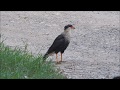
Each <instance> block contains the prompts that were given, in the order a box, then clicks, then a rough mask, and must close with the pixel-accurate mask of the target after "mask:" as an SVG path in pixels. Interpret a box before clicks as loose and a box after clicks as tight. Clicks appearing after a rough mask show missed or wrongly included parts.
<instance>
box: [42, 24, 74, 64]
mask: <svg viewBox="0 0 120 90" xmlns="http://www.w3.org/2000/svg"><path fill="white" fill-rule="evenodd" d="M70 29H75V28H74V27H73V26H72V25H70V24H69V25H66V26H65V27H64V32H63V33H61V34H60V35H59V36H58V37H56V39H55V40H54V42H53V44H52V45H51V46H50V48H49V49H48V51H47V52H46V54H45V55H44V57H43V58H44V59H46V58H47V57H48V56H49V55H51V54H53V53H55V54H56V60H57V53H59V52H60V53H61V60H60V61H58V60H57V63H59V62H61V61H62V54H63V53H64V51H65V50H66V48H67V47H68V45H69V43H70V35H69V31H70Z"/></svg>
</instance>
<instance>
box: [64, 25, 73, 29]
mask: <svg viewBox="0 0 120 90" xmlns="http://www.w3.org/2000/svg"><path fill="white" fill-rule="evenodd" d="M69 27H72V25H71V24H68V25H66V26H65V27H64V30H66V29H67V28H69Z"/></svg>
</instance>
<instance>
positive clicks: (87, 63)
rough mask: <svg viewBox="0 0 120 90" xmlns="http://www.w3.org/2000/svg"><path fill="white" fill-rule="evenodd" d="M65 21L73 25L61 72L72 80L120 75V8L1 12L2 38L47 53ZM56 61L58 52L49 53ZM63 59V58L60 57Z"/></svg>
mask: <svg viewBox="0 0 120 90" xmlns="http://www.w3.org/2000/svg"><path fill="white" fill-rule="evenodd" d="M66 24H74V26H75V28H76V29H75V30H74V31H72V32H71V42H70V45H69V47H68V48H67V49H66V51H65V53H64V54H63V60H64V62H62V63H61V64H58V65H56V66H57V68H60V70H61V72H62V73H63V74H64V75H66V76H67V77H68V78H72V79H111V78H113V77H114V76H118V75H120V58H119V55H120V45H119V42H120V41H119V40H120V12H119V11H1V12H0V32H1V35H2V39H1V40H5V41H4V43H5V44H6V45H9V46H11V47H16V46H17V47H20V48H21V49H22V48H24V46H25V45H26V44H27V45H28V51H29V52H32V53H33V54H35V55H37V54H39V53H41V54H45V52H46V51H47V49H48V48H49V46H50V45H51V44H52V42H53V40H54V39H55V38H56V37H57V36H58V35H59V34H60V33H61V32H63V28H64V26H65V25H66ZM49 58H50V59H52V60H53V61H55V55H54V56H50V57H49ZM59 58H60V57H59Z"/></svg>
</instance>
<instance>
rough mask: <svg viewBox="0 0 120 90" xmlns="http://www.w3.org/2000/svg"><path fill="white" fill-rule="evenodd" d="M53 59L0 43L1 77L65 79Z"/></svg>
mask: <svg viewBox="0 0 120 90" xmlns="http://www.w3.org/2000/svg"><path fill="white" fill-rule="evenodd" d="M64 78H66V77H65V76H63V75H61V74H60V73H58V71H57V70H56V67H55V65H54V64H53V63H52V62H51V61H43V59H42V56H41V55H38V56H34V55H32V54H30V53H28V52H26V51H23V50H20V49H16V48H15V49H11V48H10V47H8V46H5V45H4V44H3V42H1V43H0V79H64Z"/></svg>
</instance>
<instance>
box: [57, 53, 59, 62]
mask: <svg viewBox="0 0 120 90" xmlns="http://www.w3.org/2000/svg"><path fill="white" fill-rule="evenodd" d="M56 63H59V61H58V56H57V53H56Z"/></svg>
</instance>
